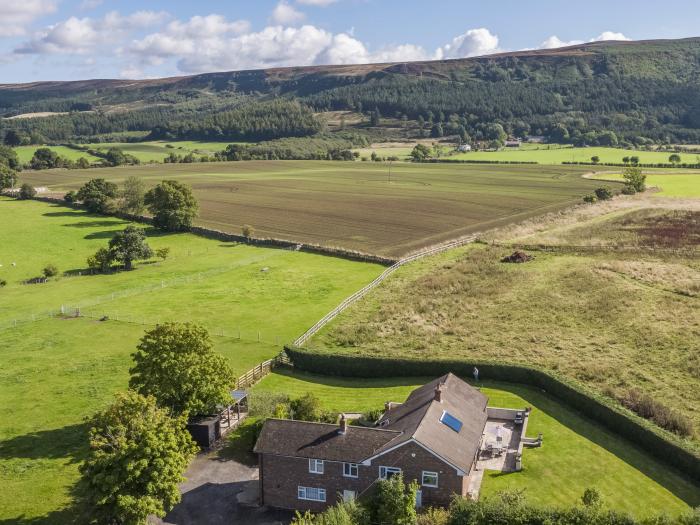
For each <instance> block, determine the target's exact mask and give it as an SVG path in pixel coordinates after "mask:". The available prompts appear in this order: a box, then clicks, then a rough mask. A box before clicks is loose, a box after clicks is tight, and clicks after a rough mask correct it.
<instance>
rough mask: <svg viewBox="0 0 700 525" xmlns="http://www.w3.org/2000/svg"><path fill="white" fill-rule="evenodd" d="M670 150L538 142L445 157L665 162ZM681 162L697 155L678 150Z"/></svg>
mask: <svg viewBox="0 0 700 525" xmlns="http://www.w3.org/2000/svg"><path fill="white" fill-rule="evenodd" d="M670 155H671V153H670V152H666V151H664V152H657V151H638V150H627V149H619V148H602V147H594V148H572V147H561V146H559V145H557V144H552V145H547V144H541V145H539V146H532V145H528V147H526V148H522V149H520V148H513V149H503V150H500V151H472V152H469V153H458V154H456V155H452V156H450V157H449V158H450V159H455V160H497V161H509V162H538V163H539V164H562V163H563V162H590V161H591V157H594V156H598V157H600V162H603V163H605V162H611V163H617V162H619V163H621V162H622V159H623V158H624V157H634V156H637V157H639V161H640V162H641V163H642V164H658V163H666V162H668V158H669V156H670ZM680 156H681V162H687V163H696V162H698V160H697V159H698V155H694V154H683V153H681V154H680Z"/></svg>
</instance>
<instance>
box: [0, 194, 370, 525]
mask: <svg viewBox="0 0 700 525" xmlns="http://www.w3.org/2000/svg"><path fill="white" fill-rule="evenodd" d="M0 222H1V223H2V224H3V228H2V231H0V264H2V267H0V279H3V280H5V281H7V285H6V286H4V287H2V288H0V361H2V363H3V367H2V370H1V371H0V483H1V484H2V486H3V490H2V491H0V522H3V520H8V521H7V522H8V523H9V522H13V523H23V521H22V519H21V518H20V517H21V516H23V517H24V519H26V520H27V521H30V520H31V519H33V518H37V517H42V516H45V517H46V521H45V522H46V523H47V524H48V523H51V524H54V523H65V522H67V521H68V516H63V515H62V514H61V513H60V509H61V508H63V507H65V506H66V505H68V504H69V503H70V501H71V495H70V492H71V487H72V486H73V485H74V483H75V481H76V479H77V466H78V464H79V462H80V459H81V457H82V454H83V453H84V445H85V435H84V432H85V428H84V421H83V420H84V418H85V417H86V416H89V415H91V414H92V413H93V412H94V411H95V410H97V409H98V408H101V407H103V406H104V405H105V404H107V403H108V402H109V401H110V400H111V398H112V395H113V394H114V393H115V392H116V391H118V390H123V389H125V388H126V387H127V383H128V369H129V366H130V364H131V357H130V354H131V353H132V352H133V351H134V349H135V344H136V342H137V341H138V339H139V338H140V337H141V336H142V334H143V332H144V330H146V329H148V328H150V327H151V326H152V325H153V324H155V323H157V322H161V321H166V320H172V321H193V322H198V323H200V324H203V325H204V326H206V327H207V328H208V329H209V330H210V333H211V334H212V338H213V342H214V344H215V347H216V349H217V350H218V351H219V352H221V353H222V354H223V355H224V356H226V357H227V358H228V359H229V361H230V363H231V365H232V367H233V369H234V371H235V372H236V374H240V373H243V372H245V371H246V370H248V369H250V368H251V367H252V366H254V365H255V364H257V363H259V362H260V361H262V360H265V359H268V358H270V357H272V356H274V355H275V354H276V353H278V352H279V351H280V349H281V345H282V344H284V343H285V342H288V341H289V340H291V339H293V338H294V337H296V336H297V335H298V334H300V333H302V332H303V331H304V330H305V329H306V328H308V327H309V326H311V325H312V324H313V323H314V322H316V320H317V319H318V318H320V317H322V316H323V315H324V314H325V313H326V312H327V311H329V310H331V309H332V308H333V307H334V306H335V305H336V304H338V303H339V302H340V301H341V300H342V299H344V298H345V297H346V296H348V295H350V294H351V293H352V292H354V291H355V290H357V289H359V288H361V287H362V286H363V285H364V284H366V283H367V282H369V281H371V280H372V279H373V278H374V277H375V276H376V275H378V274H379V273H380V272H381V271H382V269H383V268H382V267H380V266H377V265H372V264H364V263H358V262H352V261H347V260H343V259H337V258H331V257H324V256H320V255H313V254H307V253H302V252H293V251H288V250H277V249H271V248H256V247H252V246H247V245H239V244H235V243H223V242H219V241H213V240H208V239H204V238H200V237H196V236H193V235H189V234H174V235H163V234H159V233H156V232H154V231H152V230H149V231H148V235H149V238H148V242H149V244H150V245H151V246H152V247H153V248H158V247H169V248H170V249H171V254H170V257H169V258H168V259H167V260H165V261H161V260H155V259H154V260H152V261H147V262H144V263H139V264H137V265H136V269H135V270H134V271H131V272H118V273H113V274H109V275H82V276H77V275H76V276H66V275H62V276H60V277H57V278H53V279H51V280H49V281H48V282H47V283H45V284H33V285H26V284H22V281H23V280H25V279H27V278H31V277H35V276H37V275H39V274H40V272H41V269H42V268H43V267H44V266H45V265H46V264H48V263H52V264H55V265H56V266H58V268H59V270H61V272H69V273H70V274H74V273H75V271H77V270H81V269H84V267H85V259H86V257H87V256H88V255H90V254H92V253H94V251H95V250H96V249H97V248H98V247H100V246H104V245H106V243H107V241H108V239H109V238H111V236H112V235H113V234H114V232H115V231H117V230H121V229H123V228H124V227H125V226H126V225H127V224H128V223H127V222H126V221H121V220H119V219H114V218H107V217H99V216H93V215H89V214H87V213H85V212H82V211H76V210H72V209H69V208H64V207H60V206H54V205H49V204H45V203H40V202H35V201H15V200H10V199H6V198H0ZM13 262H14V263H15V265H14V266H13V265H12V263H13ZM61 305H65V306H72V307H80V309H81V312H82V314H83V315H84V317H81V318H61V317H51V318H49V317H47V310H52V311H53V313H54V315H55V314H56V313H57V312H58V311H59V310H60V308H61ZM105 315H106V316H107V317H108V320H103V321H100V320H99V319H100V318H103V317H104V316H105ZM15 321H17V323H16V324H15Z"/></svg>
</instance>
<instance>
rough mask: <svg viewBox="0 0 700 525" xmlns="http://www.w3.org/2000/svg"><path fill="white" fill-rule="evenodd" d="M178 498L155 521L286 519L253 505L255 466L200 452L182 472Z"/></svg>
mask: <svg viewBox="0 0 700 525" xmlns="http://www.w3.org/2000/svg"><path fill="white" fill-rule="evenodd" d="M185 477H187V481H186V482H185V483H183V484H182V486H181V490H182V501H181V502H180V503H179V504H178V505H177V506H176V507H175V508H174V509H173V510H172V511H171V512H170V513H168V515H167V516H166V517H165V519H163V520H152V523H154V524H158V525H229V524H231V525H233V524H235V525H249V524H250V525H278V524H285V523H289V521H290V519H291V516H290V515H289V513H286V512H283V511H274V510H270V509H266V508H259V507H257V501H258V469H257V467H249V466H246V465H243V464H242V463H238V462H236V461H233V460H224V459H221V458H219V457H217V455H216V452H212V453H210V454H200V455H198V456H197V457H196V458H195V460H194V461H193V462H192V465H190V468H189V469H188V470H187V473H186V474H185Z"/></svg>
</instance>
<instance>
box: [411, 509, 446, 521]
mask: <svg viewBox="0 0 700 525" xmlns="http://www.w3.org/2000/svg"><path fill="white" fill-rule="evenodd" d="M449 519H450V513H449V512H448V511H447V509H441V508H439V507H428V508H427V509H425V510H423V511H422V512H421V513H420V514H418V521H417V522H416V525H447V523H448V521H449Z"/></svg>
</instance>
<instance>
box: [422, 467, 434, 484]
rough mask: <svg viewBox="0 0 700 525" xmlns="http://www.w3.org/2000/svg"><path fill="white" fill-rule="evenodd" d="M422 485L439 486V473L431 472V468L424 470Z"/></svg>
mask: <svg viewBox="0 0 700 525" xmlns="http://www.w3.org/2000/svg"><path fill="white" fill-rule="evenodd" d="M421 485H423V486H424V487H437V486H438V473H437V472H430V471H429V470H424V471H423V476H422V480H421Z"/></svg>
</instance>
